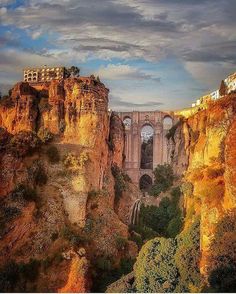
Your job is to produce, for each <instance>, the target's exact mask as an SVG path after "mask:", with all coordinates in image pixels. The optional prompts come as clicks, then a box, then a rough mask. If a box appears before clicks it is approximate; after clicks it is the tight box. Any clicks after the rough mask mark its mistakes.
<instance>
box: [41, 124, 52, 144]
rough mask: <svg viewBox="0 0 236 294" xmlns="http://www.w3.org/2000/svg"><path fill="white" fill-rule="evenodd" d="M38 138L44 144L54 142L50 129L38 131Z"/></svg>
mask: <svg viewBox="0 0 236 294" xmlns="http://www.w3.org/2000/svg"><path fill="white" fill-rule="evenodd" d="M38 137H39V138H40V140H41V141H42V142H43V143H48V142H50V141H52V139H53V134H52V133H51V132H50V131H49V129H48V128H44V127H41V128H40V129H39V131H38Z"/></svg>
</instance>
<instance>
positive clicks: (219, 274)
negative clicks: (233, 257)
mask: <svg viewBox="0 0 236 294" xmlns="http://www.w3.org/2000/svg"><path fill="white" fill-rule="evenodd" d="M209 283H210V287H211V288H210V290H211V292H216V293H235V289H236V264H234V265H232V264H229V265H227V264H226V265H224V266H223V267H218V268H216V269H214V270H213V271H212V272H211V273H210V276H209ZM207 292H210V291H207Z"/></svg>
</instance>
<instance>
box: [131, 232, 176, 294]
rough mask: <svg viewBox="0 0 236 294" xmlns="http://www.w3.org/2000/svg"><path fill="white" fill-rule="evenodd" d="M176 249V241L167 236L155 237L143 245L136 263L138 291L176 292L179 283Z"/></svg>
mask: <svg viewBox="0 0 236 294" xmlns="http://www.w3.org/2000/svg"><path fill="white" fill-rule="evenodd" d="M175 250H176V241H175V240H173V239H165V238H155V239H153V240H150V241H148V242H147V243H146V244H145V245H144V246H143V247H142V249H141V251H140V252H139V255H138V258H137V262H136V263H135V265H134V272H135V284H136V288H137V290H138V292H144V293H145V292H153V293H156V292H158V293H162V292H174V289H175V287H176V285H177V283H178V269H177V267H176V265H175V262H174V254H175Z"/></svg>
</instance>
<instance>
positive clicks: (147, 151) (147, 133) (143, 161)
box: [140, 123, 154, 169]
mask: <svg viewBox="0 0 236 294" xmlns="http://www.w3.org/2000/svg"><path fill="white" fill-rule="evenodd" d="M153 135H154V128H153V127H152V125H151V124H150V123H146V124H144V125H143V126H142V128H141V130H140V136H141V141H140V143H141V148H140V149H141V154H140V156H141V158H140V168H141V169H153Z"/></svg>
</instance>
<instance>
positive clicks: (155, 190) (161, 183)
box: [150, 163, 174, 196]
mask: <svg viewBox="0 0 236 294" xmlns="http://www.w3.org/2000/svg"><path fill="white" fill-rule="evenodd" d="M153 173H154V177H155V180H154V185H153V187H152V189H151V192H150V194H151V195H153V196H158V195H159V194H160V193H161V192H166V191H167V190H168V189H169V188H170V187H171V186H172V185H173V181H174V173H173V170H172V168H171V166H170V165H169V164H166V163H165V164H164V165H158V166H157V167H156V168H155V170H154V172H153Z"/></svg>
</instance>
